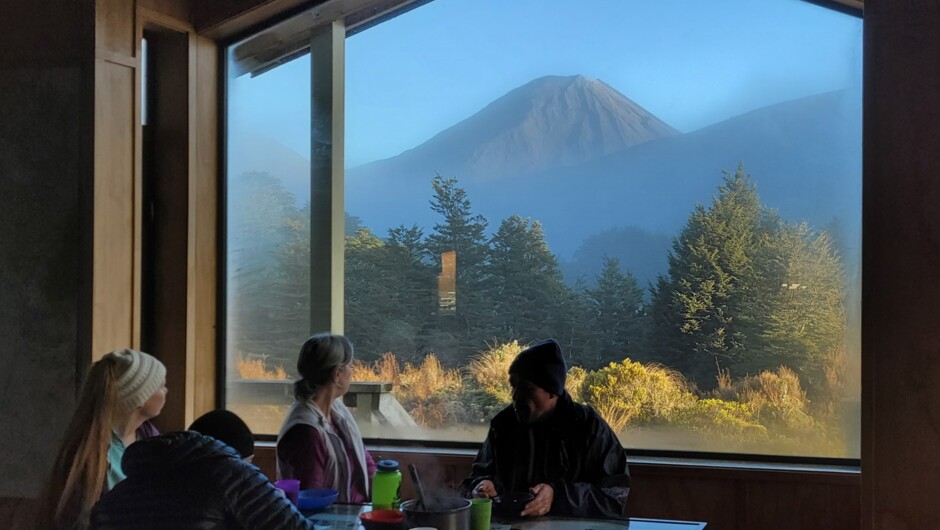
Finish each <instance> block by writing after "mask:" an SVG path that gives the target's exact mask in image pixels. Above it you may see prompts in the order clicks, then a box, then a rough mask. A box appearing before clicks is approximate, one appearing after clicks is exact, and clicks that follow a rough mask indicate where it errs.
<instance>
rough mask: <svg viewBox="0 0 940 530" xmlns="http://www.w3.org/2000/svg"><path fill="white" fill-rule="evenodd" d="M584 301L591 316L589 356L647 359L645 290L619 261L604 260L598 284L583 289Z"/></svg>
mask: <svg viewBox="0 0 940 530" xmlns="http://www.w3.org/2000/svg"><path fill="white" fill-rule="evenodd" d="M583 299H584V302H585V305H586V308H587V311H588V312H589V315H590V320H589V324H588V325H589V327H590V334H589V335H588V336H587V337H586V341H587V344H586V345H585V348H584V349H585V350H586V353H587V354H588V355H593V356H596V357H597V358H598V359H624V358H626V357H630V358H632V359H634V360H646V358H645V357H646V355H645V354H646V352H644V351H643V350H642V345H641V339H642V338H643V334H644V331H645V325H646V313H645V311H646V308H645V303H644V300H643V290H642V289H640V287H639V285H637V281H636V278H634V277H633V275H632V274H631V273H630V272H629V271H628V272H626V273H624V272H622V271H621V270H620V260H618V259H616V258H609V257H605V258H604V265H603V269H601V273H600V274H599V275H598V276H597V283H596V285H595V286H594V287H592V288H587V289H584V290H583Z"/></svg>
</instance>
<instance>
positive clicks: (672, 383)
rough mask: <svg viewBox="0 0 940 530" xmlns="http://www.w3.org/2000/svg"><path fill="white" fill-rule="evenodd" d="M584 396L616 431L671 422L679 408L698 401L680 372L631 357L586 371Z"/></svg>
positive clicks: (581, 393) (583, 387)
mask: <svg viewBox="0 0 940 530" xmlns="http://www.w3.org/2000/svg"><path fill="white" fill-rule="evenodd" d="M580 397H581V399H582V400H583V401H584V402H585V403H587V404H588V405H591V406H593V407H594V408H595V409H596V410H597V412H598V413H599V414H600V415H601V416H602V417H603V418H604V420H606V421H607V423H608V424H609V425H610V426H611V428H613V429H614V431H615V432H620V431H622V430H623V429H624V428H625V427H626V426H627V425H629V424H630V423H634V422H638V423H650V422H668V421H669V420H670V419H671V418H672V416H673V414H674V413H675V411H677V410H679V409H681V408H684V407H688V406H689V405H690V404H691V403H692V402H694V400H695V396H694V395H692V393H691V392H690V391H689V388H688V384H687V383H686V382H685V380H684V379H683V378H682V376H681V375H680V374H679V373H677V372H675V371H672V370H668V369H666V368H664V367H662V366H659V365H655V364H649V365H646V366H644V365H642V364H640V363H636V362H633V361H631V360H630V359H624V360H623V361H622V362H619V363H616V362H613V363H610V364H609V365H607V366H606V367H604V368H601V369H600V370H597V371H596V372H590V373H588V374H586V375H585V377H584V382H583V383H582V385H581V391H580Z"/></svg>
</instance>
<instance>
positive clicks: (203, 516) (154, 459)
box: [90, 410, 314, 530]
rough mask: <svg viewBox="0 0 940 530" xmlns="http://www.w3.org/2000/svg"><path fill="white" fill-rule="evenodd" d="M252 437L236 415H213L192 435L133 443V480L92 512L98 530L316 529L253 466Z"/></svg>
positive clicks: (127, 459)
mask: <svg viewBox="0 0 940 530" xmlns="http://www.w3.org/2000/svg"><path fill="white" fill-rule="evenodd" d="M253 455H254V436H253V435H252V434H251V430H250V429H249V428H248V426H247V425H245V422H244V421H242V420H241V418H239V417H238V416H237V415H235V414H233V413H232V412H229V411H226V410H214V411H212V412H209V413H207V414H205V415H204V416H202V417H200V418H199V419H197V420H196V421H195V422H193V424H192V425H191V426H190V429H189V430H188V431H184V432H174V433H169V434H164V435H162V436H157V437H154V438H149V439H147V440H142V441H139V442H137V443H134V444H132V445H131V446H129V447H128V448H127V451H126V452H125V453H124V459H123V465H124V470H125V472H126V473H127V478H126V479H125V480H124V481H122V482H121V483H119V484H118V485H117V486H115V488H114V489H112V490H111V491H109V492H108V493H106V494H105V495H104V496H103V497H102V498H101V500H100V501H99V502H98V504H96V505H95V507H94V509H93V510H92V513H91V527H90V528H92V529H94V530H118V529H120V530H142V529H154V530H156V529H167V528H172V529H174V530H203V529H206V528H213V529H218V530H223V529H233V530H234V529H245V528H277V529H287V530H300V529H303V530H313V528H314V525H313V523H312V522H311V521H309V520H307V519H306V518H305V517H304V516H303V515H302V514H301V513H300V512H299V511H297V509H296V508H295V507H294V505H293V504H291V503H290V501H288V500H287V499H286V498H284V496H283V495H281V494H280V493H279V492H278V491H277V490H276V489H275V487H274V485H272V484H271V483H270V481H268V478H267V477H265V476H264V474H262V473H261V471H260V470H258V468H257V467H255V466H253V465H251V463H250V461H251V459H252V456H253Z"/></svg>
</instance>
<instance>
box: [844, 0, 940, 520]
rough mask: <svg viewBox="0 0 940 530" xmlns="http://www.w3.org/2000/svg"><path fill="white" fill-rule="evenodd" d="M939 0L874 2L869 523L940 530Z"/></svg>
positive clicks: (866, 363) (868, 196)
mask: <svg viewBox="0 0 940 530" xmlns="http://www.w3.org/2000/svg"><path fill="white" fill-rule="evenodd" d="M938 22H940V3H937V2H934V1H926V0H870V1H867V2H865V37H864V38H865V80H864V85H865V94H864V108H865V116H864V133H863V134H864V145H865V153H864V161H863V169H864V181H863V185H864V197H863V217H862V222H863V225H864V227H865V229H864V232H863V236H862V238H863V241H862V242H863V244H862V248H863V254H862V270H863V271H864V274H863V276H862V297H863V306H862V310H863V314H862V355H863V356H862V361H863V365H862V367H863V370H862V420H863V421H862V425H863V433H862V469H863V470H864V474H863V489H862V493H863V509H864V514H863V528H865V529H871V528H874V529H878V530H881V529H885V530H888V529H890V530H915V529H924V528H938V527H940V502H937V496H938V494H940V483H938V478H937V477H940V453H938V451H937V447H938V446H940V421H938V418H940V384H938V383H937V382H938V380H940V326H938V325H937V322H938V321H940V279H938V276H940V177H938V176H940V157H938V155H937V153H940V31H938V29H937V28H938Z"/></svg>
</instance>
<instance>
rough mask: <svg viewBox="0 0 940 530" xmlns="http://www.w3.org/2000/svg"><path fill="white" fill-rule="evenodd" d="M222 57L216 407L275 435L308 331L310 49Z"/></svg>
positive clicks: (288, 401) (289, 394)
mask: <svg viewBox="0 0 940 530" xmlns="http://www.w3.org/2000/svg"><path fill="white" fill-rule="evenodd" d="M232 49H233V50H234V49H238V45H236V46H235V47H233V48H232ZM229 56H230V58H229V71H230V73H232V77H231V78H230V79H229V80H228V84H227V91H228V94H227V100H228V107H227V114H226V121H227V129H226V134H227V144H228V150H227V156H226V166H227V177H226V184H227V190H226V193H227V197H226V206H227V216H226V220H227V236H226V267H227V278H226V298H227V300H226V318H227V321H226V406H227V407H228V408H230V409H232V410H234V411H236V412H237V413H238V414H240V415H241V416H243V417H244V418H245V420H246V421H247V422H248V424H249V426H250V427H251V428H252V430H253V431H254V432H258V433H263V432H277V430H278V429H279V428H280V424H281V421H282V420H283V416H284V412H285V411H286V408H285V404H288V405H289V404H290V396H291V392H292V387H291V386H290V380H291V379H292V378H293V377H294V375H295V372H294V366H295V364H296V362H297V352H298V351H299V347H300V344H302V343H303V341H304V339H305V338H306V337H307V335H308V334H309V330H308V328H309V320H310V319H309V316H308V315H309V312H310V309H309V307H310V303H309V268H310V258H309V256H310V242H309V233H310V232H309V225H310V222H309V217H310V215H309V203H310V177H309V175H310V164H309V157H310V154H309V153H310V81H309V80H310V56H309V55H305V56H302V57H300V58H298V59H295V60H293V61H291V62H289V63H287V64H284V65H281V66H279V67H277V68H274V69H269V70H266V71H264V72H260V73H259V72H255V73H251V72H250V71H244V70H245V68H244V67H243V64H244V61H243V60H236V54H235V53H233V52H231V51H230V53H229Z"/></svg>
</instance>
